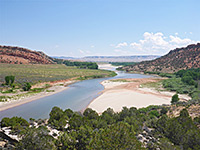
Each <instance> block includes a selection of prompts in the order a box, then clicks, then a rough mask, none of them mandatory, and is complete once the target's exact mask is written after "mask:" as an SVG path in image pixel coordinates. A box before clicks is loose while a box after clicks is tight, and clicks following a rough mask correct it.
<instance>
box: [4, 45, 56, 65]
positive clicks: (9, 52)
mask: <svg viewBox="0 0 200 150" xmlns="http://www.w3.org/2000/svg"><path fill="white" fill-rule="evenodd" d="M0 63H9V64H54V61H53V59H52V58H51V57H49V56H47V55H46V54H44V53H43V52H40V51H32V50H29V49H26V48H20V47H13V46H0Z"/></svg>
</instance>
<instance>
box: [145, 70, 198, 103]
mask: <svg viewBox="0 0 200 150" xmlns="http://www.w3.org/2000/svg"><path fill="white" fill-rule="evenodd" d="M145 73H148V74H157V75H159V76H161V77H168V78H169V79H166V80H163V81H159V82H156V83H146V84H143V85H142V86H147V87H154V88H155V89H157V90H169V91H174V92H176V93H179V94H188V95H189V96H191V98H192V101H191V102H195V103H198V101H199V94H200V89H198V81H199V80H200V69H199V68H198V69H187V70H180V71H178V72H176V73H174V74H169V73H160V72H149V71H146V72H145ZM163 88H164V89H163ZM174 103H175V102H174Z"/></svg>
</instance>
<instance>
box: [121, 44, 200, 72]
mask: <svg viewBox="0 0 200 150" xmlns="http://www.w3.org/2000/svg"><path fill="white" fill-rule="evenodd" d="M190 68H200V43H197V44H192V45H188V46H187V47H185V48H177V49H175V50H171V51H170V52H169V53H168V54H167V55H164V56H162V57H160V58H157V59H155V60H151V61H143V62H141V63H138V64H136V65H131V66H126V67H123V69H125V70H127V71H140V72H143V71H153V72H168V73H172V72H176V71H178V70H181V69H190Z"/></svg>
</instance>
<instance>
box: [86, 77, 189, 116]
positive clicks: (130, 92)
mask: <svg viewBox="0 0 200 150" xmlns="http://www.w3.org/2000/svg"><path fill="white" fill-rule="evenodd" d="M158 80H161V79H155V78H148V79H127V81H129V82H124V81H123V80H122V81H121V82H120V80H119V81H117V80H115V81H114V82H113V81H109V80H106V81H103V82H102V83H101V84H102V85H104V87H105V90H104V91H103V94H102V95H100V96H99V97H98V98H96V99H95V100H94V101H92V102H91V103H90V104H89V106H88V107H89V108H92V109H94V110H96V111H97V112H98V113H102V112H103V111H105V110H106V109H107V108H109V107H110V108H112V109H113V110H114V111H115V112H119V111H121V110H122V108H123V107H124V106H126V107H128V108H130V107H136V108H142V107H147V106H149V105H162V104H170V101H171V95H173V94H174V93H171V92H159V91H156V90H154V89H151V88H145V89H143V88H141V86H140V85H141V84H143V83H147V82H157V81H158ZM169 93H170V94H169ZM182 97H183V99H182V100H187V98H188V97H184V96H182Z"/></svg>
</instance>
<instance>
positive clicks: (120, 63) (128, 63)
mask: <svg viewBox="0 0 200 150" xmlns="http://www.w3.org/2000/svg"><path fill="white" fill-rule="evenodd" d="M136 63H137V62H110V63H109V64H111V65H113V66H123V67H124V66H129V65H134V64H136Z"/></svg>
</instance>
